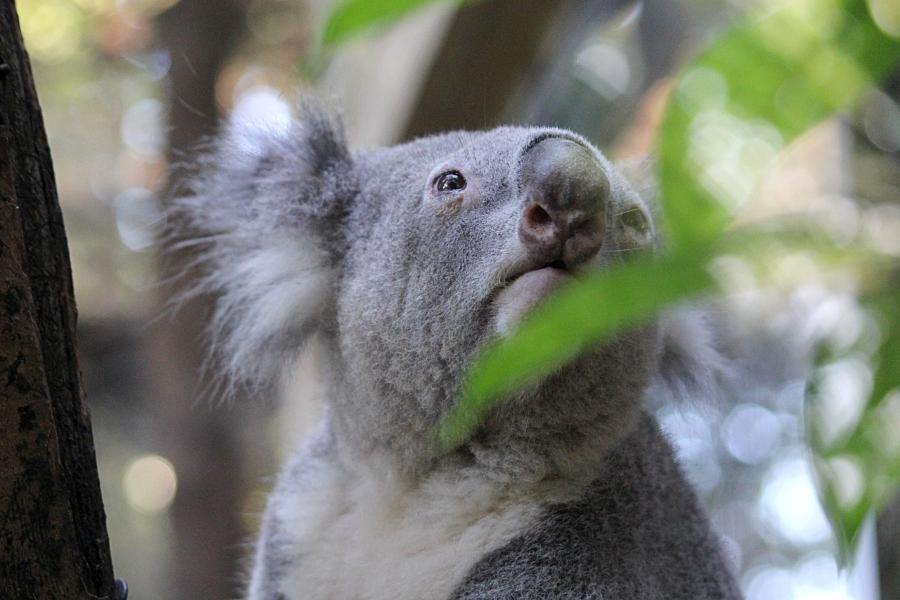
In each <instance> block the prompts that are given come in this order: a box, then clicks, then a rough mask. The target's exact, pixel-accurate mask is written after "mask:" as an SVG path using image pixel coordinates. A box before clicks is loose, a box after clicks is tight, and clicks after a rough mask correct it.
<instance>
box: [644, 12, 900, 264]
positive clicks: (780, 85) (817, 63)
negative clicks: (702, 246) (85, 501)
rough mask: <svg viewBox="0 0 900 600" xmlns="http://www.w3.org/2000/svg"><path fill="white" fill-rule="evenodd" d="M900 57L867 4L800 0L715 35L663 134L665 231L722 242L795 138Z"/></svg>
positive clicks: (686, 76) (687, 239) (687, 240)
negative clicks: (761, 180) (740, 209)
mask: <svg viewBox="0 0 900 600" xmlns="http://www.w3.org/2000/svg"><path fill="white" fill-rule="evenodd" d="M898 58H900V41H898V40H897V39H894V38H892V37H890V36H888V35H887V34H886V33H885V32H884V31H882V30H881V29H879V28H878V26H877V25H876V24H875V23H874V22H873V21H872V19H871V17H870V16H869V13H868V11H867V9H866V5H865V2H864V1H863V0H844V1H841V0H796V1H792V2H785V3H784V4H783V5H782V8H780V9H779V10H777V11H774V12H771V13H769V14H767V15H766V16H764V17H763V18H760V19H756V20H752V21H749V22H747V23H746V24H743V25H741V26H739V27H736V28H735V29H733V30H731V31H730V32H728V33H726V34H725V35H723V36H722V37H721V38H719V39H718V40H716V41H715V42H714V43H713V44H712V45H711V46H710V47H709V48H708V49H707V50H706V51H705V52H703V53H702V54H701V55H700V56H699V57H698V58H697V59H696V60H695V61H693V62H692V63H691V64H690V65H688V67H687V68H686V69H685V70H684V72H683V73H682V75H681V77H680V79H679V81H678V84H677V86H676V89H675V91H674V93H673V96H672V99H671V101H670V102H669V104H668V107H667V109H666V113H665V115H664V118H663V123H662V127H661V131H660V139H659V148H658V149H659V154H660V160H659V176H660V187H661V203H662V208H663V213H664V217H665V219H664V221H665V228H666V229H667V231H668V234H669V238H670V239H671V240H672V243H673V244H674V245H675V246H676V247H677V246H679V245H682V244H696V243H698V242H702V240H710V239H714V238H716V237H717V236H718V235H719V234H720V233H721V231H722V230H723V229H724V227H725V226H726V225H727V224H728V222H729V220H730V218H731V214H732V213H733V212H734V210H736V209H737V208H738V207H740V206H741V205H742V204H743V203H744V202H746V201H747V199H748V197H749V196H750V194H751V193H752V192H753V191H754V190H755V187H756V185H757V183H758V180H759V178H760V177H761V176H762V175H763V174H764V172H765V170H766V168H767V167H768V165H769V163H770V162H771V160H772V158H774V157H775V155H776V154H777V153H778V151H779V150H781V148H782V147H783V146H784V145H785V144H787V143H788V142H789V141H790V140H792V139H793V138H795V137H796V136H798V135H799V134H800V133H802V132H803V131H805V130H806V129H808V128H809V127H810V126H812V125H814V124H816V123H818V122H819V121H821V120H823V119H824V118H826V117H828V116H829V115H831V114H832V113H834V112H835V111H836V110H838V109H840V108H842V107H844V106H847V105H848V104H849V103H851V102H853V101H854V100H856V99H857V98H858V97H859V96H860V95H861V94H862V93H863V92H864V91H865V90H867V89H869V87H871V85H872V82H873V81H877V80H879V79H881V78H883V77H884V76H886V75H887V74H888V73H889V72H890V70H891V69H892V68H893V66H894V65H895V64H897V61H898Z"/></svg>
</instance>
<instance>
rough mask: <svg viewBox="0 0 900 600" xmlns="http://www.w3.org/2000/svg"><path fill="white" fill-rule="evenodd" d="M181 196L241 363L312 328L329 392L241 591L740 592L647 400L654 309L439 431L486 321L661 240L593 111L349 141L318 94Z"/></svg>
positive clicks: (488, 330) (240, 369) (233, 134)
mask: <svg viewBox="0 0 900 600" xmlns="http://www.w3.org/2000/svg"><path fill="white" fill-rule="evenodd" d="M170 222H171V223H173V224H174V228H173V230H174V232H175V234H174V235H176V237H178V239H179V240H181V243H182V244H183V245H188V246H192V247H194V248H195V249H196V251H197V254H196V256H197V261H198V263H200V264H201V265H202V266H203V273H204V274H203V276H202V277H200V279H199V282H198V284H197V288H196V290H195V291H197V292H203V293H207V292H210V293H212V294H214V296H215V298H216V300H215V308H214V311H213V314H212V317H211V323H210V332H211V335H210V356H211V357H212V358H211V359H212V361H213V363H214V364H215V365H216V367H217V368H218V369H219V371H220V372H221V373H222V376H223V381H225V382H227V385H228V386H229V387H230V388H231V389H235V388H237V387H242V388H244V389H247V390H249V391H250V392H251V393H254V394H259V395H262V394H266V393H270V392H271V390H272V388H273V385H274V384H275V383H277V382H278V381H279V378H280V377H281V374H282V373H283V372H284V370H285V369H286V368H288V367H289V365H290V364H291V362H292V360H293V358H294V357H295V355H296V354H297V352H298V351H300V350H301V349H302V348H303V347H304V345H305V344H306V343H307V342H308V341H309V340H311V339H312V338H313V337H315V338H316V340H317V343H318V344H319V345H320V347H321V348H322V351H323V353H324V355H325V357H326V359H325V360H324V361H323V363H324V364H325V366H324V367H323V370H324V373H323V375H322V378H323V380H324V391H323V394H324V404H325V406H326V409H325V412H324V416H323V418H322V419H321V422H320V423H318V425H317V427H316V431H315V433H314V434H312V435H311V436H310V437H308V438H307V439H306V440H305V441H304V442H303V443H302V445H301V446H300V448H299V449H298V451H297V452H296V454H295V455H294V456H293V458H292V459H291V460H290V461H289V462H288V464H287V465H286V466H285V467H284V469H283V471H282V473H281V475H280V477H279V479H278V482H277V484H276V486H275V489H274V491H273V492H272V494H271V496H270V497H269V500H268V504H267V508H266V510H265V514H264V516H263V522H262V531H261V534H260V536H259V540H258V542H257V544H256V550H255V559H254V564H253V567H252V575H251V576H250V580H249V584H248V589H247V592H246V598H248V599H249V600H298V599H301V598H303V599H315V598H323V599H325V598H329V599H331V598H333V599H367V600H380V599H385V600H387V599H392V600H398V599H400V600H403V599H409V600H412V599H456V600H462V599H468V600H474V599H487V598H492V599H493V598H500V599H502V598H510V599H511V598H535V599H538V598H540V599H546V598H559V599H563V598H565V599H577V598H578V599H580V598H596V599H601V598H602V599H618V598H634V599H640V600H649V599H663V598H666V599H669V598H684V599H691V600H696V599H736V598H740V597H741V596H740V592H739V591H738V588H737V586H736V584H735V581H734V579H733V576H732V574H731V573H730V570H729V566H728V563H727V561H726V560H725V559H724V557H723V554H722V552H721V551H720V548H719V544H718V539H717V536H716V535H715V534H714V533H713V531H712V529H711V527H710V525H709V523H708V521H707V518H706V517H705V515H704V512H703V510H702V508H701V507H700V505H699V503H698V501H697V499H696V497H695V495H694V493H693V491H692V489H691V487H690V486H689V484H688V483H687V482H686V480H685V478H684V476H683V475H682V474H681V472H680V470H679V468H678V466H677V465H676V461H675V459H674V457H673V451H672V449H671V447H670V445H669V443H668V442H667V440H666V439H665V437H664V436H663V434H662V433H661V432H660V430H659V427H658V426H657V424H656V422H655V420H654V419H653V417H652V416H651V415H650V414H649V413H648V412H647V411H646V410H645V409H644V408H643V397H644V395H645V393H646V391H647V390H648V389H656V388H654V387H653V386H654V385H655V386H656V387H657V388H658V387H659V386H660V383H659V382H660V381H661V377H663V378H675V377H676V375H673V373H672V372H671V371H672V369H671V366H670V368H668V370H664V369H663V368H662V367H661V361H662V360H663V359H664V358H665V355H666V351H664V349H663V345H664V343H665V338H666V335H664V334H663V333H661V331H660V328H659V327H658V326H657V324H655V323H652V322H648V323H645V324H643V325H641V326H638V327H634V328H632V329H631V330H629V331H627V332H625V333H622V334H620V335H618V336H617V337H615V338H614V339H613V340H611V341H607V342H605V343H602V344H599V345H597V346H596V347H593V348H590V349H588V350H587V351H585V352H584V353H583V354H582V355H581V356H580V357H579V358H577V359H576V360H574V361H572V362H571V363H570V364H568V365H566V366H564V367H562V368H560V369H558V370H556V371H555V372H554V373H552V374H551V375H549V376H546V377H544V378H542V379H540V380H538V381H536V382H533V383H531V384H530V385H529V386H527V387H526V388H525V389H523V390H521V391H519V392H517V393H515V394H513V395H511V396H510V397H507V398H505V399H503V400H502V401H500V402H498V403H496V404H495V405H494V406H493V407H492V408H491V409H490V411H489V413H488V414H487V415H486V416H485V417H484V418H483V419H482V420H481V421H480V422H479V425H478V427H477V429H476V430H475V431H474V433H472V434H471V436H469V437H468V438H467V439H465V440H463V441H462V442H461V443H460V444H459V445H458V446H457V447H454V448H450V449H448V448H446V447H443V446H441V445H440V444H439V443H438V442H437V438H436V436H435V431H436V428H437V427H438V425H439V423H440V422H441V419H442V418H443V417H444V416H445V415H447V414H448V412H449V411H450V410H451V409H452V408H453V407H454V406H455V405H456V403H457V402H458V401H459V398H460V396H461V391H462V390H461V388H462V385H463V382H464V377H465V374H466V372H467V369H468V368H469V367H470V365H471V364H472V362H473V360H474V358H475V357H476V356H477V354H478V352H479V351H480V350H481V349H482V348H484V347H485V345H486V344H487V343H489V342H490V341H492V340H495V339H497V338H498V337H501V336H506V335H509V333H510V332H512V331H514V330H515V327H516V325H517V324H518V323H519V322H520V321H521V320H522V318H523V317H524V316H525V315H527V314H529V313H530V311H531V310H532V309H533V308H534V307H535V306H536V305H538V304H539V303H540V302H542V301H543V300H544V299H545V298H546V297H547V296H548V295H549V294H550V293H551V292H552V291H553V290H555V289H557V288H558V287H559V286H560V285H564V284H565V283H566V282H568V281H571V280H573V279H577V278H578V277H579V276H581V274H582V273H585V272H587V271H589V270H592V269H603V268H605V267H608V266H610V265H613V264H616V263H619V262H621V261H623V260H627V259H628V257H629V256H631V255H633V254H634V253H636V252H653V251H654V248H655V246H656V232H655V224H654V220H653V216H652V214H651V211H650V208H649V207H648V205H647V203H646V201H645V200H644V199H642V198H641V196H640V195H639V194H638V193H636V192H635V191H634V189H633V188H632V186H631V185H630V184H629V183H628V182H627V181H626V180H625V178H624V177H623V176H622V174H621V173H620V172H619V171H618V170H617V169H616V168H615V167H614V166H613V165H612V164H611V163H610V161H609V160H607V159H606V158H605V157H604V156H603V154H601V153H600V152H599V151H598V150H597V149H596V148H594V146H592V145H591V144H590V143H589V142H588V141H587V140H586V139H584V138H583V137H581V136H579V135H577V134H575V133H572V132H571V131H566V130H563V129H557V128H549V127H500V128H497V129H493V130H490V131H484V132H464V131H458V132H452V133H446V134H441V135H435V136H431V137H424V138H420V139H416V140H414V141H411V142H408V143H404V144H401V145H397V146H394V147H388V148H377V149H368V150H359V151H355V152H351V151H350V150H348V148H347V145H346V143H345V141H344V135H343V133H342V129H341V126H340V124H339V123H338V122H337V121H336V120H335V119H333V118H332V117H330V116H329V114H328V113H327V111H326V110H324V109H322V108H321V107H319V106H316V105H314V104H308V105H306V106H305V107H304V108H303V109H302V114H301V115H300V118H299V119H298V120H297V122H296V123H295V124H294V125H292V126H291V127H290V128H289V129H288V130H287V131H279V132H265V131H258V130H256V131H253V132H247V131H241V130H239V129H235V128H232V129H229V130H227V131H226V132H225V133H224V134H223V135H222V137H221V138H220V139H219V141H218V142H217V143H216V145H215V148H214V150H213V151H212V152H211V153H210V154H209V155H208V156H207V158H205V159H203V160H202V161H201V169H200V170H199V174H198V176H197V177H196V178H195V179H194V181H193V183H192V184H191V186H190V191H189V193H187V194H186V195H185V196H184V197H183V198H180V199H179V200H177V202H176V203H175V209H174V213H173V215H172V218H171V219H170ZM597 310H598V311H602V310H603V306H597ZM688 335H690V332H688ZM686 345H687V346H690V345H691V344H690V343H687V344H686ZM670 362H671V361H670ZM676 362H677V361H676ZM682 362H684V361H682ZM663 371H665V373H663ZM661 373H663V375H661ZM226 391H227V390H226Z"/></svg>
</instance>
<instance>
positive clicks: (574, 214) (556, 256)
mask: <svg viewBox="0 0 900 600" xmlns="http://www.w3.org/2000/svg"><path fill="white" fill-rule="evenodd" d="M521 169H522V170H521V177H522V180H523V183H524V186H523V188H524V192H525V207H524V209H523V210H522V214H521V217H520V218H519V240H520V241H521V242H522V244H523V245H524V246H525V248H526V250H527V252H528V254H529V256H531V257H532V258H534V259H535V260H540V261H547V262H555V261H560V260H561V261H563V262H564V263H565V266H567V267H574V266H577V265H579V264H581V263H584V262H586V261H588V260H590V259H591V258H593V257H594V256H595V255H596V254H597V252H598V251H599V250H600V247H601V246H602V244H603V231H604V228H605V225H604V212H605V206H606V202H607V198H608V197H609V179H607V177H606V174H605V173H604V170H603V166H602V165H601V164H600V162H599V161H598V160H597V159H596V158H595V157H594V155H593V154H592V153H591V151H590V150H588V149H587V148H586V147H585V146H583V145H582V144H579V143H578V142H575V141H572V140H568V139H565V138H559V137H551V138H546V139H544V140H542V141H540V142H538V143H537V144H535V145H534V146H532V147H531V148H529V149H528V150H527V151H526V152H525V155H524V156H523V160H522V166H521Z"/></svg>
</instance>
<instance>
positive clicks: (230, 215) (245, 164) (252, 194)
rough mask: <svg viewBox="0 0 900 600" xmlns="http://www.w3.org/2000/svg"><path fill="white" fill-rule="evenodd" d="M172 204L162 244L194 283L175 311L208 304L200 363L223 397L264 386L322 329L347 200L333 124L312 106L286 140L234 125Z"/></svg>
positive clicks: (346, 167)
mask: <svg viewBox="0 0 900 600" xmlns="http://www.w3.org/2000/svg"><path fill="white" fill-rule="evenodd" d="M198 166H199V171H198V172H199V175H198V176H197V177H196V178H195V179H193V180H192V181H191V182H190V183H189V187H188V189H189V192H188V193H187V194H185V195H184V196H183V197H181V198H178V199H176V200H175V201H174V202H173V208H172V210H171V211H170V213H169V215H168V216H169V219H168V223H169V225H168V227H167V236H166V238H167V241H168V242H169V248H170V249H174V250H175V251H180V250H185V249H187V250H190V251H191V253H190V256H191V257H192V258H193V261H192V262H191V263H190V264H191V266H192V267H193V266H198V267H199V270H200V272H201V273H200V275H199V276H196V275H195V274H193V273H192V277H195V280H193V281H191V282H190V286H189V289H188V290H187V291H186V292H185V293H184V294H183V296H182V297H181V298H179V299H176V301H177V300H183V299H184V298H185V297H193V296H197V295H201V294H210V295H212V296H213V297H214V309H213V314H212V320H211V323H210V326H209V334H210V335H209V337H210V340H209V342H210V351H209V354H208V358H209V362H210V363H211V365H212V367H213V369H215V371H216V372H217V374H221V375H222V376H224V378H225V379H224V381H225V383H226V385H227V386H228V390H229V391H233V389H234V388H235V387H245V388H249V389H250V390H251V391H263V390H264V389H265V388H266V387H267V386H269V385H271V384H273V383H275V382H276V381H277V380H278V377H279V375H280V373H281V371H282V369H283V367H284V366H285V364H286V363H288V362H290V360H291V359H292V358H293V357H294V355H295V354H296V352H297V351H298V350H299V349H300V348H301V347H302V345H303V343H304V342H305V340H306V339H307V338H308V337H309V335H310V334H311V333H312V332H314V331H315V330H316V328H317V327H318V326H319V323H320V321H321V319H322V318H323V314H324V309H325V307H327V306H328V305H329V302H328V301H329V299H330V297H331V296H332V294H333V286H334V280H335V271H336V269H337V265H338V264H339V261H340V256H341V254H342V253H343V245H344V241H343V233H342V227H341V225H342V222H343V220H344V216H345V214H346V211H347V208H348V204H349V202H350V200H351V199H352V197H353V196H354V195H355V191H354V189H355V186H354V183H353V171H352V161H351V158H350V154H349V152H348V151H347V146H346V143H345V141H344V136H343V130H342V128H341V126H340V124H339V123H337V122H336V121H334V120H333V119H331V118H330V117H329V116H327V114H326V113H325V112H324V111H323V110H321V109H319V108H316V107H315V106H312V105H309V104H307V105H305V106H304V107H303V110H302V118H301V119H300V120H299V121H298V122H296V123H294V124H293V125H291V126H290V127H289V128H288V129H287V130H286V131H278V132H275V131H270V130H261V129H258V128H257V129H253V130H248V129H247V128H246V127H244V128H241V127H238V126H237V125H235V124H232V125H231V126H229V128H228V129H227V130H226V131H225V132H224V133H223V134H222V135H221V136H220V137H219V139H218V140H217V141H216V142H214V144H213V147H212V150H211V151H210V152H209V153H207V155H206V156H205V157H204V158H202V159H201V160H200V162H199V165H198Z"/></svg>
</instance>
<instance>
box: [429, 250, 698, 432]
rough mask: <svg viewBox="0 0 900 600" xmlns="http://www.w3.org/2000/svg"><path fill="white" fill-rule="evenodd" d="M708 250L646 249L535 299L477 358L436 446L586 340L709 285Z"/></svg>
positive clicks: (466, 428) (550, 369) (465, 429)
mask: <svg viewBox="0 0 900 600" xmlns="http://www.w3.org/2000/svg"><path fill="white" fill-rule="evenodd" d="M707 256H708V255H707V253H706V252H703V251H700V250H698V249H694V250H693V251H691V252H683V253H680V254H678V255H673V256H666V257H664V258H654V257H651V256H644V257H641V258H635V259H634V260H632V261H630V262H628V263H623V264H620V265H618V266H616V267H614V268H610V269H609V270H607V271H603V272H599V273H595V274H592V275H590V276H588V277H586V278H584V279H582V280H579V281H576V282H574V283H572V284H570V285H568V286H566V287H564V288H562V289H561V290H559V291H558V292H557V293H556V294H554V296H553V297H552V298H551V299H550V300H549V301H548V302H547V303H546V304H544V305H542V306H539V307H538V308H537V309H536V310H535V311H534V312H533V313H532V314H531V315H530V316H529V317H528V318H526V319H525V321H524V322H523V323H522V324H521V326H520V327H519V328H518V330H517V331H516V332H515V333H514V334H513V335H512V336H511V337H509V338H506V339H502V340H500V341H497V342H495V343H494V344H492V345H490V346H489V347H488V348H487V349H486V350H485V351H484V352H483V354H482V355H481V357H480V359H479V360H477V361H476V363H475V366H474V368H473V369H472V371H471V372H470V373H469V377H468V380H467V382H466V384H465V386H464V393H463V397H462V399H461V400H460V402H459V403H458V404H457V405H456V406H455V407H454V409H453V410H452V411H451V412H450V413H449V414H448V415H447V416H445V417H444V419H443V421H442V422H441V424H440V426H439V429H438V440H439V443H440V445H441V447H442V448H444V449H449V448H453V447H455V446H457V445H459V444H460V443H462V442H463V441H464V440H465V439H467V438H468V436H469V435H470V434H471V433H472V431H473V429H474V428H475V427H477V425H478V423H479V421H480V420H481V418H482V417H483V416H484V415H485V414H486V413H487V412H488V411H489V410H490V408H491V407H492V406H493V405H494V403H495V402H497V401H498V400H499V399H501V398H502V397H503V396H505V395H507V394H509V393H511V392H513V391H514V390H516V389H517V388H519V387H521V386H522V385H525V384H527V383H529V382H533V381H535V380H536V379H539V378H540V377H542V376H544V375H547V374H549V373H551V372H553V371H554V370H555V369H557V368H558V367H559V366H560V365H562V364H564V363H565V362H566V361H568V360H570V359H572V358H573V357H574V356H576V355H577V354H579V353H580V352H582V351H583V350H584V349H585V348H587V347H588V346H590V345H592V344H596V343H598V342H600V341H602V340H604V339H608V338H609V337H610V336H611V335H612V334H613V333H615V332H616V331H619V330H621V329H622V328H624V327H627V326H630V325H635V324H637V323H638V322H640V321H642V320H645V319H647V318H649V317H650V316H651V315H652V314H653V313H654V312H656V311H658V310H659V309H660V308H662V307H664V306H666V305H667V304H671V303H673V302H676V301H678V300H681V299H683V298H685V297H687V296H690V295H692V294H697V293H700V292H702V291H705V290H707V289H709V288H710V287H711V286H712V278H711V276H710V275H709V274H708V272H707V271H706V258H707Z"/></svg>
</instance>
